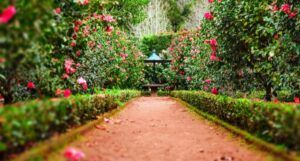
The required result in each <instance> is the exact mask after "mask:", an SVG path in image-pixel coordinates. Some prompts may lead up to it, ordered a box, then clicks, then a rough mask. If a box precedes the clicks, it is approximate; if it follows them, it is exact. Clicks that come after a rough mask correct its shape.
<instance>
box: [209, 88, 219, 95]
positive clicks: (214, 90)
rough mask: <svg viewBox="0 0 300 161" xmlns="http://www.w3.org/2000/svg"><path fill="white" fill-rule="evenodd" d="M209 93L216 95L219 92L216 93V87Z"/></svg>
mask: <svg viewBox="0 0 300 161" xmlns="http://www.w3.org/2000/svg"><path fill="white" fill-rule="evenodd" d="M211 93H212V94H215V95H217V94H218V93H219V92H218V89H217V88H216V87H214V88H212V90H211Z"/></svg>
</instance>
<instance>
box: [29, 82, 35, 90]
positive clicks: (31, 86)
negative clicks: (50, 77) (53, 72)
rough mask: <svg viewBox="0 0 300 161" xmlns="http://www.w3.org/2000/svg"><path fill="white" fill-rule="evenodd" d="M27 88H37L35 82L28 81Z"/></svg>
mask: <svg viewBox="0 0 300 161" xmlns="http://www.w3.org/2000/svg"><path fill="white" fill-rule="evenodd" d="M27 88H28V89H35V84H34V83H33V82H28V83H27Z"/></svg>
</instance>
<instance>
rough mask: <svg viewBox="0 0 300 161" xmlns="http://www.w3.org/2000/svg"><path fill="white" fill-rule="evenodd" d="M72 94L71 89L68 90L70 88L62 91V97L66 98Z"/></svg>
mask: <svg viewBox="0 0 300 161" xmlns="http://www.w3.org/2000/svg"><path fill="white" fill-rule="evenodd" d="M71 95H72V91H71V90H70V89H66V90H65V91H64V97H65V98H68V97H70V96H71Z"/></svg>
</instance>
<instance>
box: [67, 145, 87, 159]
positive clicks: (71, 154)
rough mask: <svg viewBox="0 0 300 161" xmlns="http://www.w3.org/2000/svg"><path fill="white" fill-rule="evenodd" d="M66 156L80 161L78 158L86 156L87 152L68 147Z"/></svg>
mask: <svg viewBox="0 0 300 161" xmlns="http://www.w3.org/2000/svg"><path fill="white" fill-rule="evenodd" d="M64 156H65V157H66V158H67V159H68V160H69V161H78V160H80V159H82V158H84V157H85V154H84V153H83V152H81V151H79V150H77V149H75V148H68V149H66V151H65V153H64Z"/></svg>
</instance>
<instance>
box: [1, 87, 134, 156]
mask: <svg viewBox="0 0 300 161" xmlns="http://www.w3.org/2000/svg"><path fill="white" fill-rule="evenodd" d="M137 96H140V92H138V91H131V90H125V91H113V92H112V91H108V92H105V93H103V94H95V95H78V96H72V97H70V98H68V99H66V98H62V99H60V98H59V99H49V100H34V101H31V102H25V103H19V104H14V105H9V106H5V107H2V108H0V160H1V159H3V158H1V156H2V157H3V156H5V155H7V154H8V153H16V152H20V151H22V150H24V148H26V147H30V146H31V145H32V144H34V143H35V142H37V141H40V140H44V139H47V138H49V137H51V136H53V135H54V134H59V133H63V132H65V131H67V130H68V129H70V128H72V127H77V126H80V125H82V124H84V123H86V122H88V121H91V120H94V119H97V116H99V115H100V114H103V113H105V112H108V111H110V110H112V109H114V108H116V107H117V106H118V103H120V102H126V101H128V100H129V99H131V98H133V97H137Z"/></svg>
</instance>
